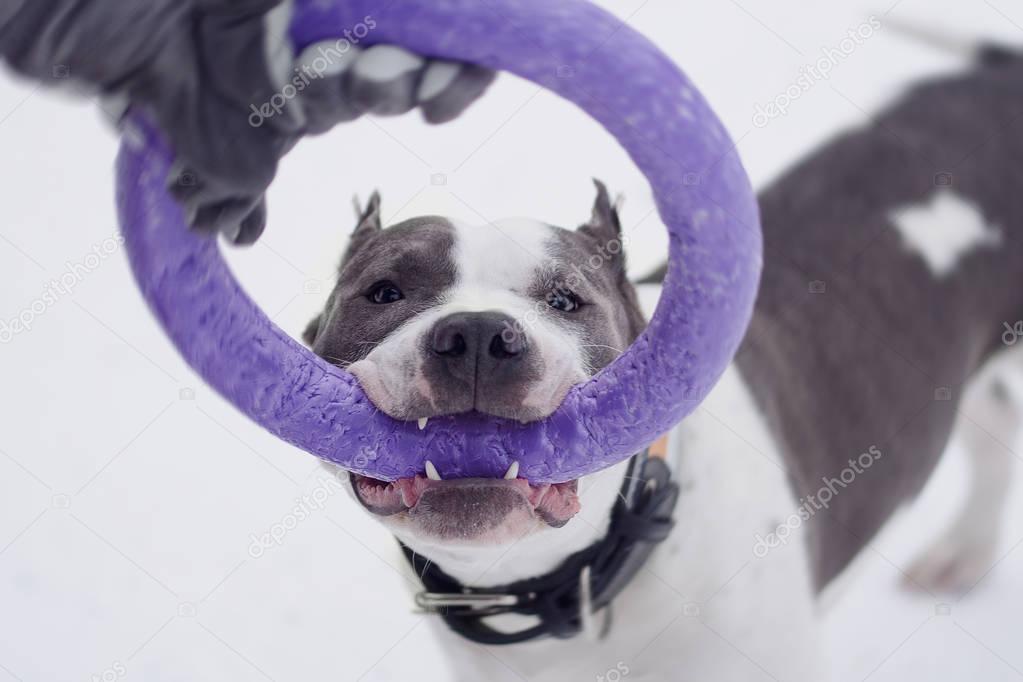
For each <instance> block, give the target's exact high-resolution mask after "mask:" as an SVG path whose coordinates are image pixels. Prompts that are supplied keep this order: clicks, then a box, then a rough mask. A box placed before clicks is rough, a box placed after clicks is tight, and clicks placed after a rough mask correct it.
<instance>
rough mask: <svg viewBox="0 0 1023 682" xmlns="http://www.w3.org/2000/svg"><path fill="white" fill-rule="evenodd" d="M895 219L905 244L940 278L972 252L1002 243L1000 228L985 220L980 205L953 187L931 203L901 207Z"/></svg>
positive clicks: (940, 193) (893, 220)
mask: <svg viewBox="0 0 1023 682" xmlns="http://www.w3.org/2000/svg"><path fill="white" fill-rule="evenodd" d="M891 220H892V222H893V223H894V224H895V227H896V228H897V229H898V231H899V234H900V235H901V236H902V241H903V244H904V245H905V247H906V248H907V249H909V250H910V251H913V252H914V253H916V254H918V255H919V256H920V257H921V258H923V259H924V261H925V262H926V263H927V266H928V267H929V268H930V270H931V272H933V273H934V274H935V275H936V276H938V277H943V276H945V275H947V274H948V273H950V272H951V271H952V270H953V269H954V268H955V266H956V264H957V263H958V262H959V260H960V259H962V258H963V257H964V256H966V255H968V254H969V253H970V252H972V251H974V250H976V249H980V248H985V247H992V246H998V244H1000V243H1001V233H1000V231H999V229H998V228H997V227H995V226H992V225H989V224H988V223H987V222H986V221H985V220H984V215H983V213H981V211H980V208H978V207H977V206H976V204H974V203H972V202H970V201H967V200H966V199H963V198H962V197H960V196H958V195H957V194H956V193H955V192H953V191H951V190H943V191H941V192H938V193H937V194H935V195H934V197H933V198H932V199H931V200H930V201H929V202H927V203H923V204H914V205H912V206H906V207H903V208H900V209H898V210H896V211H895V212H894V213H892V215H891Z"/></svg>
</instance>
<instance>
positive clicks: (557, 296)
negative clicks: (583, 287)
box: [547, 289, 582, 313]
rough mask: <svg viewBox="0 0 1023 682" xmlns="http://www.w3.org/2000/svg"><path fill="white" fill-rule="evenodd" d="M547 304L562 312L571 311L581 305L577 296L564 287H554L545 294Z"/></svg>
mask: <svg viewBox="0 0 1023 682" xmlns="http://www.w3.org/2000/svg"><path fill="white" fill-rule="evenodd" d="M547 305H549V306H550V307H552V308H554V309H555V310H560V311H561V312H563V313H572V312H575V311H576V310H579V308H580V306H581V305H582V304H581V303H580V302H579V298H578V297H577V296H576V295H575V294H573V293H572V292H571V291H568V290H566V289H555V290H554V291H552V292H551V293H549V294H547Z"/></svg>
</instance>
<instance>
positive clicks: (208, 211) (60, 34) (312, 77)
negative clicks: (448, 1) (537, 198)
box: [0, 0, 494, 243]
mask: <svg viewBox="0 0 1023 682" xmlns="http://www.w3.org/2000/svg"><path fill="white" fill-rule="evenodd" d="M289 23H290V1H287V2H281V0H146V1H145V2H137V1H132V0H0V59H2V60H3V61H5V62H7V64H8V65H10V66H11V67H12V68H13V69H14V70H15V71H17V72H19V73H21V74H24V75H27V76H29V77H32V78H35V79H37V80H41V81H44V82H47V81H49V82H52V81H57V82H66V81H68V80H70V81H71V82H72V83H74V84H76V85H78V86H83V85H84V86H86V87H88V88H89V89H91V90H94V91H96V92H97V93H98V94H100V95H103V96H106V97H108V98H112V99H111V101H119V102H122V103H123V104H125V105H128V104H130V105H131V106H133V107H140V108H142V109H143V110H144V111H146V113H148V115H149V116H150V117H151V118H152V119H153V120H154V121H155V123H156V124H157V125H158V126H159V127H160V129H161V130H163V131H164V133H165V134H166V135H167V136H168V138H169V140H170V142H171V144H172V145H173V147H174V149H175V151H176V153H177V161H176V163H175V165H174V168H173V170H172V174H171V177H170V178H168V184H169V186H170V188H171V191H172V193H173V194H174V195H175V196H176V197H177V198H178V199H179V200H180V201H181V202H182V204H183V206H184V208H185V211H186V215H187V217H188V220H189V223H190V224H191V225H192V226H193V227H194V228H195V229H197V230H200V231H204V232H212V231H214V230H220V231H221V232H222V233H224V234H225V235H226V236H227V237H228V238H229V239H231V240H232V241H234V242H235V243H252V242H254V241H256V239H258V237H259V236H260V234H262V231H263V228H264V226H265V223H266V203H265V199H264V194H265V192H266V189H267V187H268V186H269V185H270V182H271V181H272V180H273V178H274V176H275V174H276V171H277V165H278V161H279V160H280V158H281V157H282V156H284V154H286V153H287V152H288V151H289V150H290V149H291V148H292V147H293V146H294V145H295V144H296V143H297V141H298V140H299V139H300V138H301V137H302V136H304V135H307V134H316V133H322V132H325V131H327V130H329V129H330V128H331V127H333V126H334V125H335V124H337V123H340V122H343V121H350V120H353V119H355V118H358V117H359V116H361V115H362V114H365V113H370V114H377V115H395V114H402V113H405V112H407V111H410V110H412V109H414V108H416V107H419V108H420V109H421V111H422V113H423V116H424V117H425V119H426V120H427V121H429V122H431V123H442V122H445V121H448V120H451V119H453V118H455V117H456V116H458V115H459V114H460V113H461V112H462V111H463V110H464V109H465V108H466V107H468V106H469V105H470V104H471V103H472V102H473V101H474V100H475V99H477V98H478V97H479V96H480V95H482V94H483V92H484V91H485V90H486V88H487V87H488V86H489V85H490V83H491V82H492V81H493V78H494V74H493V73H492V72H490V71H488V70H486V69H482V68H480V67H477V66H473V65H466V64H458V63H452V62H445V61H439V60H431V59H423V58H421V57H419V56H417V55H414V54H412V53H410V52H408V51H406V50H403V49H401V48H398V47H393V46H387V45H379V46H373V47H368V48H366V49H362V48H360V47H359V46H358V44H357V40H358V38H357V37H356V36H358V34H359V32H355V34H354V36H353V37H352V38H351V39H350V40H342V41H327V42H324V43H319V44H316V45H312V46H310V47H309V48H307V49H305V50H303V52H302V53H301V54H300V55H295V54H294V53H293V50H292V47H291V44H290V42H289V40H288V37H287V32H288V25H289ZM372 24H373V19H372V17H367V18H366V29H367V30H366V31H365V34H366V35H370V34H371V32H372V28H373V27H374V26H373V25H372ZM107 109H108V111H109V110H110V107H107Z"/></svg>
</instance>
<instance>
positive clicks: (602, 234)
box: [579, 178, 622, 241]
mask: <svg viewBox="0 0 1023 682" xmlns="http://www.w3.org/2000/svg"><path fill="white" fill-rule="evenodd" d="M593 184H594V185H595V186H596V187H597V198H596V200H595V201H594V202H593V215H592V216H590V221H589V222H588V223H586V224H585V225H583V226H582V227H580V228H579V231H580V232H582V233H583V234H586V235H589V236H590V237H592V238H594V239H597V240H598V241H608V240H611V239H618V238H619V237H621V235H622V223H621V220H620V219H619V217H618V206H617V203H615V204H612V203H611V196H610V195H609V194H608V193H607V187H606V186H605V185H604V183H603V182H601V181H600V180H597V179H596V178H594V180H593Z"/></svg>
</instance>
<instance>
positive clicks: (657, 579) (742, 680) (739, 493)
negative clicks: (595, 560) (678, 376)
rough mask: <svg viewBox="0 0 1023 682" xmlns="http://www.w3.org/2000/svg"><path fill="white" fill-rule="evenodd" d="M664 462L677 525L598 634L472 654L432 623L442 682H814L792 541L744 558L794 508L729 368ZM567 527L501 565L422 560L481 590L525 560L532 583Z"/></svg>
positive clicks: (526, 545) (455, 558)
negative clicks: (445, 663)
mask: <svg viewBox="0 0 1023 682" xmlns="http://www.w3.org/2000/svg"><path fill="white" fill-rule="evenodd" d="M726 422H727V423H726ZM670 457H671V459H672V462H673V465H674V467H675V468H676V473H677V476H678V478H679V480H680V482H681V483H682V485H683V486H684V493H683V495H682V497H681V500H680V502H679V507H678V511H677V513H676V520H677V525H676V527H675V530H674V531H673V533H672V535H671V536H670V538H669V539H668V540H667V541H666V542H665V543H664V544H663V545H662V546H661V547H660V548H659V549H658V550H657V551H656V552H655V554H654V555H653V557H652V558H651V560H650V561H649V563H648V564H647V566H646V567H645V568H644V570H642V571H641V572H640V573H639V575H638V576H637V577H636V578H635V580H634V581H633V582H632V583H631V584H630V585H629V587H628V588H627V589H626V590H625V592H623V593H622V594H621V595H620V596H619V598H618V599H617V600H616V601H615V603H614V605H613V622H614V626H613V627H612V628H611V631H610V634H609V636H608V637H607V638H606V639H604V640H600V641H598V642H593V641H589V640H587V639H586V638H584V637H576V638H573V639H570V640H542V641H536V642H531V643H527V644H522V645H515V646H511V647H480V646H475V645H471V644H469V643H467V642H466V641H465V640H463V639H461V638H459V637H458V636H456V635H454V634H452V633H450V632H448V631H447V630H446V628H445V626H443V624H441V623H440V622H435V626H436V627H437V629H438V635H439V636H440V637H441V638H442V640H443V642H444V644H445V647H446V648H447V649H448V650H449V651H450V653H451V655H452V660H453V663H454V665H455V667H456V671H457V672H456V675H455V678H454V679H458V680H470V679H473V680H476V679H506V678H508V669H509V668H510V669H511V670H513V671H515V673H516V674H517V675H518V676H519V677H521V678H523V679H528V680H531V681H533V680H536V681H542V680H558V681H560V680H567V679H578V680H587V679H590V680H592V679H600V676H602V675H603V676H605V678H606V679H613V678H614V677H615V675H614V674H611V673H610V671H611V670H617V671H618V672H617V674H619V675H621V674H622V671H623V668H625V669H628V673H627V674H626V675H625V676H624V679H627V680H630V681H634V680H690V679H692V680H714V681H715V682H728V681H731V680H735V681H736V682H750V681H756V680H770V679H783V680H793V681H796V680H813V681H815V682H816V681H817V680H820V679H821V677H820V675H819V674H818V670H817V667H816V662H815V660H814V657H815V654H816V651H817V647H816V646H815V645H814V640H813V628H812V623H813V597H812V594H813V591H812V588H811V582H810V574H809V567H808V561H807V555H806V550H805V547H804V545H803V543H801V542H796V541H794V542H792V543H790V544H789V545H787V546H785V547H782V548H779V549H776V550H774V551H773V552H771V553H770V554H768V555H767V556H766V557H764V558H757V557H756V556H755V555H754V553H753V547H754V545H755V543H756V540H755V538H756V536H757V534H758V533H763V532H765V530H766V529H767V528H769V527H771V526H773V525H775V524H777V523H778V521H779V520H780V519H782V518H784V517H786V516H788V515H789V514H791V513H792V512H793V511H794V509H795V508H796V501H795V500H794V499H793V497H792V495H791V493H790V490H789V487H788V484H787V481H786V477H785V473H784V471H783V470H782V469H781V468H780V466H779V465H778V461H779V459H780V457H779V453H778V450H777V448H776V447H775V446H774V444H773V442H772V439H771V437H770V435H769V434H768V432H767V429H766V427H765V425H764V423H763V420H762V419H761V417H760V415H759V412H758V411H757V410H756V408H755V406H754V404H753V401H752V399H751V397H750V395H749V393H748V391H747V389H746V387H745V385H744V384H743V382H742V380H741V378H740V377H739V375H738V373H737V372H736V371H734V370H730V371H729V372H728V373H726V375H725V377H724V379H723V380H722V381H721V383H720V384H719V386H718V388H716V389H715V390H714V392H713V393H712V394H711V396H710V397H709V398H708V399H707V401H706V402H705V403H704V405H703V406H701V408H700V409H699V410H698V411H697V412H696V413H695V414H693V415H692V416H690V417H689V418H688V419H686V420H685V421H684V422H683V423H682V424H681V425H680V426H679V427H678V428H677V429H676V431H675V432H674V433H673V434H672V439H671V454H670ZM601 475H602V474H598V476H601ZM615 478H618V479H620V474H619V475H617V476H615V477H611V476H608V478H607V480H606V481H604V480H601V481H599V482H597V483H595V487H596V486H599V487H601V488H609V487H613V486H614V485H616V481H615V480H614V479H615ZM607 493H608V490H606V489H605V490H602V491H601V492H600V496H601V497H602V498H604V499H603V501H597V500H595V499H593V497H592V496H590V497H588V498H587V499H585V500H584V501H583V510H584V512H583V514H584V516H585V523H586V524H595V523H596V521H595V518H597V517H595V516H594V515H598V516H599V518H600V519H601V522H605V520H606V515H607V513H608V511H609V507H610V501H611V500H612V499H613V496H612V497H611V498H610V499H608V495H607ZM574 521H575V520H573V522H574ZM570 525H571V524H570ZM581 526H582V524H577V525H576V526H575V528H576V529H579V528H581ZM567 528H568V527H567V526H566V529H567ZM566 529H562V530H561V531H558V530H552V531H550V532H546V533H542V534H540V535H536V536H530V537H528V538H526V539H524V540H523V541H522V542H521V543H520V544H519V545H518V546H514V547H512V548H511V549H510V550H508V552H507V554H505V555H504V556H500V555H498V554H496V553H484V552H482V551H481V550H478V549H467V548H463V549H461V550H448V551H447V552H446V553H437V552H435V551H432V550H425V548H424V552H425V556H428V557H430V558H431V559H433V560H434V561H436V562H437V564H438V565H439V566H440V567H441V568H442V569H444V570H446V571H447V570H450V571H452V572H454V573H455V574H456V575H460V576H461V577H462V579H463V580H464V579H469V578H470V577H471V574H472V572H473V571H475V572H477V573H478V572H479V571H480V569H481V568H482V569H485V570H484V575H485V576H486V583H494V582H501V581H502V580H507V579H514V578H515V577H518V576H520V575H521V573H522V569H521V568H520V567H522V566H529V565H530V564H529V561H532V562H533V564H532V571H531V572H532V573H534V574H535V573H538V572H542V571H544V570H547V569H546V568H544V567H548V566H551V564H552V563H556V562H557V561H558V560H560V559H563V558H564V557H565V556H567V555H568V554H569V553H570V552H571V551H572V549H573V547H572V545H573V544H574V543H573V542H572V540H571V539H570V538H572V537H575V536H573V535H569V536H562V535H561V533H562V532H563V531H564V530H566ZM572 532H573V531H570V533H572ZM584 534H585V533H584ZM530 557H531V559H530ZM467 567H469V568H467ZM470 582H471V581H470ZM601 618H602V614H598V618H597V619H598V622H599V621H600V619H601Z"/></svg>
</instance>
